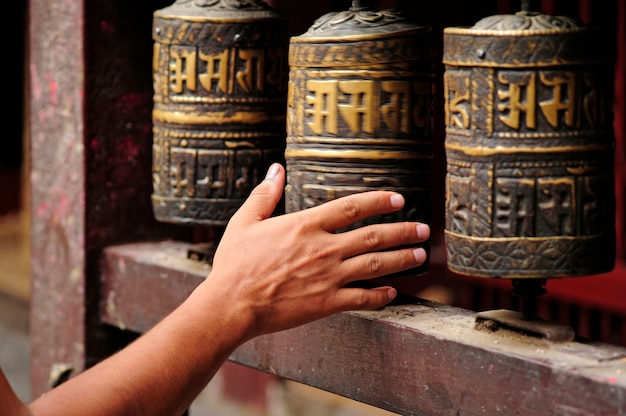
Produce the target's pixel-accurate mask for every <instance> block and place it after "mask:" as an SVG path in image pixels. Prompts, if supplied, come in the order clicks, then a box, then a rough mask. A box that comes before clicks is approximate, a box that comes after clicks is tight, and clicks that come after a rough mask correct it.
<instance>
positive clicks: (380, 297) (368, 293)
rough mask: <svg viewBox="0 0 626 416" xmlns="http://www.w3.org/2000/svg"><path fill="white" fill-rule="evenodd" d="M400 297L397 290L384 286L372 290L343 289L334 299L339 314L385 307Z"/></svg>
mask: <svg viewBox="0 0 626 416" xmlns="http://www.w3.org/2000/svg"><path fill="white" fill-rule="evenodd" d="M397 295H398V292H397V291H396V289H394V288H392V287H390V286H382V287H376V288H371V289H363V288H352V287H347V288H342V289H339V291H337V294H336V296H335V298H334V302H335V306H336V310H337V312H341V311H350V310H352V311H356V310H370V309H377V308H381V307H383V306H385V305H386V304H388V303H389V302H391V301H392V300H394V299H395V297H396V296H397Z"/></svg>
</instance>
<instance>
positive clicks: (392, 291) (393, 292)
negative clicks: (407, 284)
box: [387, 287, 398, 300]
mask: <svg viewBox="0 0 626 416" xmlns="http://www.w3.org/2000/svg"><path fill="white" fill-rule="evenodd" d="M397 295H398V291H397V290H396V289H394V288H392V287H390V288H389V289H387V298H389V300H394V299H395V298H396V296H397Z"/></svg>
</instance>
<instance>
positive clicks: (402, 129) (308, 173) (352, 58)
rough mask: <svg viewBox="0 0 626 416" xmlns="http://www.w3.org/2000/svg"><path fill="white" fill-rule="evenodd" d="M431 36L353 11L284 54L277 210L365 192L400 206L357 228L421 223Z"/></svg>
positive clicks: (426, 199)
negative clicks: (283, 182)
mask: <svg viewBox="0 0 626 416" xmlns="http://www.w3.org/2000/svg"><path fill="white" fill-rule="evenodd" d="M432 90H433V49H432V32H431V29H430V28H428V27H424V26H420V25H417V24H415V23H413V22H411V21H410V20H409V19H408V18H406V16H405V15H404V14H403V13H402V12H400V11H398V10H381V11H377V10H373V9H372V8H370V7H368V6H366V5H362V4H361V2H353V3H352V7H351V8H350V9H349V10H347V11H341V12H333V13H328V14H325V15H324V16H322V17H320V18H319V19H317V20H316V21H315V22H314V24H313V25H312V26H311V27H310V28H309V29H308V30H307V31H306V32H305V33H303V34H301V35H299V36H294V37H292V38H291V40H290V45H289V89H288V98H287V113H288V115H287V146H286V151H285V162H286V167H287V186H286V189H285V209H286V211H287V212H293V211H298V210H302V209H306V208H309V207H313V206H316V205H318V204H321V203H323V202H326V201H329V200H332V199H335V198H338V197H341V196H345V195H349V194H354V193H358V192H364V191H369V190H392V191H397V192H400V193H402V194H403V195H404V197H405V199H406V206H405V208H404V209H403V210H402V211H400V212H397V213H393V214H389V215H385V216H379V217H375V218H372V219H369V220H366V221H362V222H359V223H357V224H355V225H354V226H352V227H348V228H355V227H359V226H362V225H365V224H369V223H380V222H391V221H402V220H416V221H417V220H419V221H425V222H428V220H429V218H430V175H431V163H432V140H431V101H432Z"/></svg>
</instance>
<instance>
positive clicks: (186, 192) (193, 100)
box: [152, 0, 289, 226]
mask: <svg viewBox="0 0 626 416" xmlns="http://www.w3.org/2000/svg"><path fill="white" fill-rule="evenodd" d="M153 40H154V54H153V75H154V107H153V112H152V118H153V126H154V142H153V172H152V173H153V194H152V203H153V210H154V214H155V217H156V218H157V220H160V221H165V222H173V223H181V224H190V225H197V224H201V225H215V226H222V225H225V224H226V223H227V222H228V220H229V219H230V217H231V216H232V214H233V213H234V212H235V211H236V210H237V208H239V206H240V205H241V204H242V202H243V201H244V200H245V198H246V197H247V196H248V194H249V193H250V191H251V190H252V188H253V187H254V186H255V185H257V184H258V183H259V182H260V181H261V180H262V179H263V176H264V174H265V171H266V170H267V168H268V167H269V165H270V164H271V163H272V162H275V161H283V160H284V149H285V119H286V114H285V107H286V92H287V91H286V90H287V86H286V85H287V72H288V67H287V48H288V41H289V39H288V36H287V22H286V19H285V18H284V16H282V15H281V14H280V13H278V12H277V11H275V10H273V9H272V8H270V7H269V6H267V5H266V4H265V3H264V2H262V1H260V0H178V1H176V2H175V3H174V4H173V5H171V6H169V7H166V8H164V9H161V10H157V11H156V12H155V13H154V16H153Z"/></svg>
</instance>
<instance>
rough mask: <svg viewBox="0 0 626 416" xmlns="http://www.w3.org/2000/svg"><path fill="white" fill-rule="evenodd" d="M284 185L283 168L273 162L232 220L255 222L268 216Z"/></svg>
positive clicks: (274, 206) (272, 210) (278, 199)
mask: <svg viewBox="0 0 626 416" xmlns="http://www.w3.org/2000/svg"><path fill="white" fill-rule="evenodd" d="M284 186H285V169H284V168H283V167H282V166H281V165H280V164H279V163H273V164H272V165H271V166H270V168H269V169H268V171H267V174H266V175H265V179H263V181H262V182H261V183H260V184H259V185H257V186H256V187H255V188H254V189H253V190H252V192H251V193H250V196H248V198H247V199H246V201H245V202H244V203H243V205H242V206H241V207H240V208H239V210H237V212H236V213H235V214H234V215H233V218H232V220H235V221H247V222H257V221H262V220H265V219H267V218H269V217H270V216H271V215H272V213H273V212H274V209H276V205H277V204H278V202H279V201H280V198H281V197H282V194H283V189H284Z"/></svg>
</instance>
